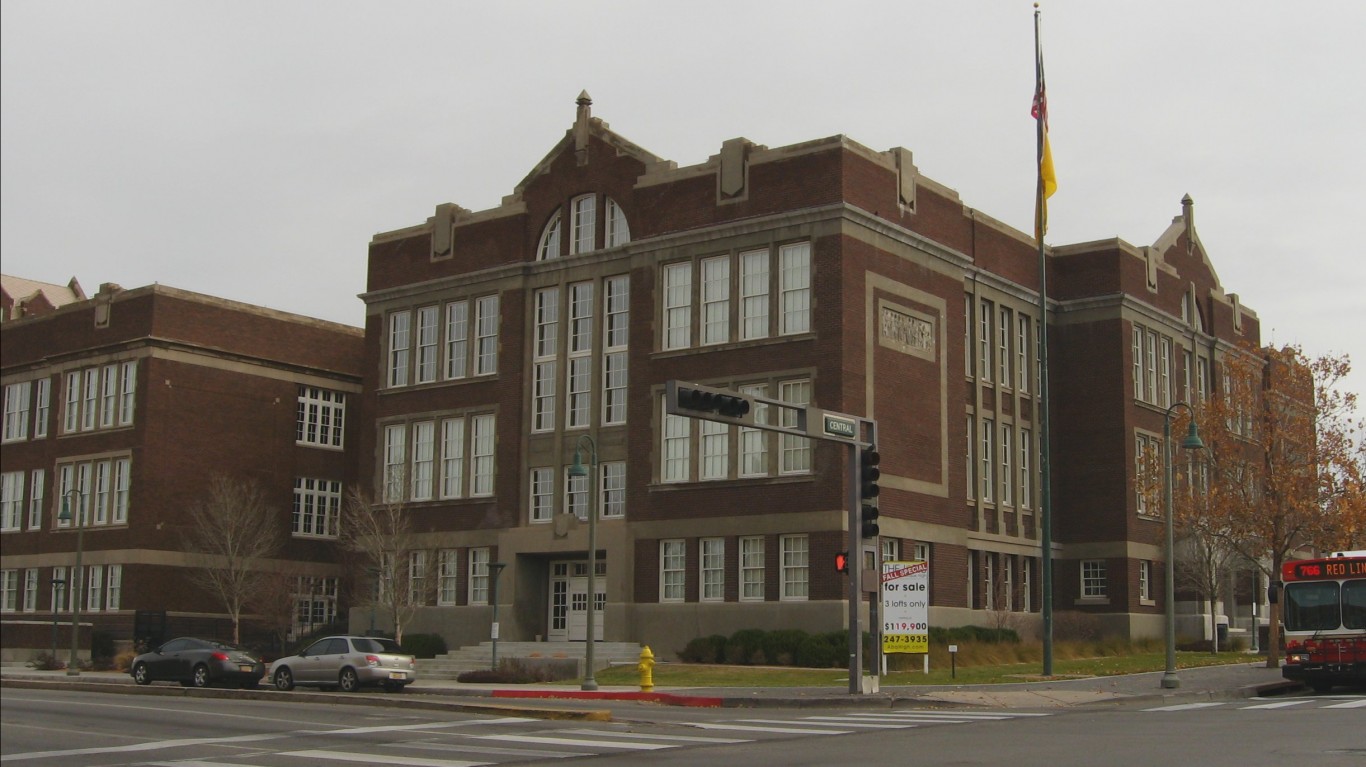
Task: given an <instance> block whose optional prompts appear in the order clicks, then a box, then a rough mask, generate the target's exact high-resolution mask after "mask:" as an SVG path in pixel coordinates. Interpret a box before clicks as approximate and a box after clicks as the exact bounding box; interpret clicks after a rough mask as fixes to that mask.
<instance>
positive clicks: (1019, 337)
mask: <svg viewBox="0 0 1366 767" xmlns="http://www.w3.org/2000/svg"><path fill="white" fill-rule="evenodd" d="M1032 323H1033V318H1032V317H1030V316H1029V315H1028V314H1026V313H1024V312H1016V315H1015V324H1016V326H1017V328H1018V330H1017V332H1016V335H1015V367H1016V371H1015V374H1016V378H1017V384H1016V388H1017V389H1018V390H1019V392H1020V393H1021V394H1028V393H1029V336H1030V329H1031V328H1030V325H1031V324H1032Z"/></svg>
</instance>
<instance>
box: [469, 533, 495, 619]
mask: <svg viewBox="0 0 1366 767" xmlns="http://www.w3.org/2000/svg"><path fill="white" fill-rule="evenodd" d="M490 561H492V560H491V559H490V558H489V550H488V548H487V547H480V548H477V549H470V601H469V603H470V604H472V605H486V604H488V603H489V562H490Z"/></svg>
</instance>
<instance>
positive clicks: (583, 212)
mask: <svg viewBox="0 0 1366 767" xmlns="http://www.w3.org/2000/svg"><path fill="white" fill-rule="evenodd" d="M597 202H598V198H597V195H592V194H585V195H582V196H580V197H575V198H574V200H573V202H571V203H570V205H569V208H570V210H572V211H573V216H574V219H573V221H572V224H573V227H574V230H573V234H572V236H571V237H570V239H569V254H570V255H571V256H572V255H575V254H577V253H587V252H589V251H591V250H594V249H596V248H597V221H598V205H597Z"/></svg>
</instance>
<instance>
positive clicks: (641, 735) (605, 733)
mask: <svg viewBox="0 0 1366 767" xmlns="http://www.w3.org/2000/svg"><path fill="white" fill-rule="evenodd" d="M558 732H563V733H566V734H568V735H597V736H601V737H605V738H627V739H630V738H635V739H637V740H677V741H680V742H684V743H718V744H720V743H749V742H750V741H749V740H745V739H743V738H707V737H703V736H701V735H653V734H650V733H647V732H612V731H610V730H558Z"/></svg>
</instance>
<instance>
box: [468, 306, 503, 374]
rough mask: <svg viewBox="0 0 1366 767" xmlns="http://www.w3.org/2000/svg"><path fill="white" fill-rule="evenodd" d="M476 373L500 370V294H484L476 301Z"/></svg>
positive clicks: (490, 372) (489, 372) (491, 372)
mask: <svg viewBox="0 0 1366 767" xmlns="http://www.w3.org/2000/svg"><path fill="white" fill-rule="evenodd" d="M474 325H475V355H476V356H475V360H474V374H475V375H480V376H482V375H491V374H493V373H497V372H498V296H497V295H492V296H482V297H480V298H479V299H477V300H476V301H475V302H474Z"/></svg>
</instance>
